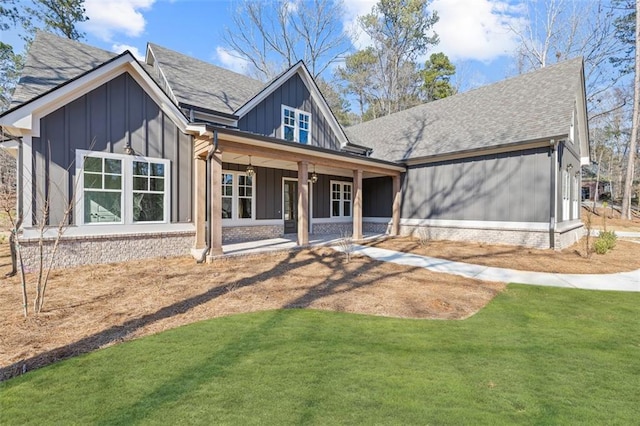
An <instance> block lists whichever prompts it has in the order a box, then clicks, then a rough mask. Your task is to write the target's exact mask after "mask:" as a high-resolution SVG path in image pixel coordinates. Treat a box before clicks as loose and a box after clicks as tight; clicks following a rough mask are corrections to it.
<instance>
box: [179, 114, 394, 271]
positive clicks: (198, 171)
mask: <svg viewBox="0 0 640 426" xmlns="http://www.w3.org/2000/svg"><path fill="white" fill-rule="evenodd" d="M190 131H191V132H193V134H194V144H195V146H194V154H195V155H194V171H195V185H194V191H195V197H194V200H195V206H194V207H195V208H194V219H193V222H194V224H195V227H196V237H195V244H194V249H193V255H194V257H195V258H196V259H198V260H204V259H212V258H214V257H216V256H219V255H221V254H223V253H224V252H225V250H224V247H225V246H227V247H229V246H230V245H231V244H234V243H243V244H245V245H246V244H252V243H251V242H252V241H253V242H255V241H257V240H273V239H278V238H285V239H286V241H287V244H290V243H291V242H293V241H295V245H296V246H306V245H308V244H309V243H310V242H311V241H313V239H314V238H318V237H319V236H321V235H333V236H334V237H342V238H344V237H345V236H347V235H348V236H349V237H350V238H352V240H353V241H360V240H362V239H363V237H364V231H365V229H364V226H365V225H368V226H369V228H372V226H374V225H375V227H376V229H375V231H379V230H381V229H384V233H386V234H389V235H397V234H398V232H399V220H400V176H401V173H402V172H403V171H404V168H403V167H402V166H400V165H398V164H395V163H391V162H386V161H380V160H375V159H371V158H368V157H365V156H361V155H356V154H350V153H345V152H341V151H333V150H329V149H325V148H318V147H313V146H308V145H301V144H298V143H292V142H286V141H282V140H280V139H275V138H271V137H265V136H258V135H253V134H248V133H246V132H241V131H238V130H235V129H227V128H223V127H217V126H212V125H208V124H195V125H191V126H190ZM369 216H373V217H369ZM368 231H369V232H373V231H374V229H368ZM223 244H224V246H223Z"/></svg>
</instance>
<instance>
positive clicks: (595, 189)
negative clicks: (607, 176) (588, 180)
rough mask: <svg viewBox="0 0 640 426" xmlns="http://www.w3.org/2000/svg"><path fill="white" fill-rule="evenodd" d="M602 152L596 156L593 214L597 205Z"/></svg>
mask: <svg viewBox="0 0 640 426" xmlns="http://www.w3.org/2000/svg"><path fill="white" fill-rule="evenodd" d="M603 153H604V150H602V151H600V155H599V156H598V173H597V174H596V186H595V188H594V190H593V212H594V213H595V212H596V207H597V204H598V195H599V192H600V191H599V190H600V165H601V164H602V154H603Z"/></svg>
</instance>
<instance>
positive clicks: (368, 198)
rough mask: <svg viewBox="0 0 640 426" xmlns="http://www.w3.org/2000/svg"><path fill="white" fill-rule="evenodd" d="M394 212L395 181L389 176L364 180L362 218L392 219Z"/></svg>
mask: <svg viewBox="0 0 640 426" xmlns="http://www.w3.org/2000/svg"><path fill="white" fill-rule="evenodd" d="M392 210H393V179H392V178H391V177H389V176H382V177H376V178H369V179H363V180H362V216H364V217H384V218H390V217H391V215H392Z"/></svg>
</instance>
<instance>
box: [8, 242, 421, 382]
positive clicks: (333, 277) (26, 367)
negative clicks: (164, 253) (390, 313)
mask: <svg viewBox="0 0 640 426" xmlns="http://www.w3.org/2000/svg"><path fill="white" fill-rule="evenodd" d="M298 252H299V251H298V250H294V251H291V252H290V253H288V254H287V256H286V257H285V258H284V259H283V260H282V261H280V262H277V263H276V264H275V265H274V266H273V267H272V268H270V269H268V270H266V271H264V272H261V273H259V274H256V275H252V276H248V277H245V278H242V279H240V280H238V281H236V282H234V283H233V284H232V287H233V290H237V289H241V288H244V287H251V286H254V285H256V284H258V283H260V282H261V281H262V280H266V279H268V278H270V277H272V276H273V274H274V272H275V273H277V274H280V275H284V274H292V273H295V271H296V270H297V269H301V268H303V267H305V266H309V265H311V264H314V265H318V270H317V275H318V276H320V275H321V274H324V275H325V277H324V278H323V279H322V282H321V283H319V284H317V285H314V286H313V287H310V288H309V289H308V290H307V291H306V292H305V294H303V295H302V296H300V297H297V298H296V299H294V300H292V301H289V302H287V303H286V304H284V305H283V306H282V307H281V308H284V309H291V308H305V307H308V306H310V305H311V304H312V303H313V302H314V301H315V300H319V299H322V298H324V297H327V296H329V295H333V294H340V293H348V292H350V291H353V290H356V289H358V288H362V287H366V286H369V285H372V284H375V282H376V281H377V280H379V279H383V278H388V277H393V276H398V275H401V274H403V273H404V272H407V271H410V270H412V269H415V268H411V269H403V270H398V271H396V272H392V273H384V274H383V273H382V272H380V271H378V273H375V274H371V278H369V279H364V278H363V277H365V276H366V274H367V272H369V271H371V270H373V269H375V268H376V267H377V266H379V265H380V262H377V261H373V260H368V261H367V262H363V263H362V264H360V265H359V266H358V267H357V268H355V269H352V270H347V268H346V267H345V266H346V265H347V264H346V263H345V262H344V261H343V260H342V256H340V255H334V256H322V255H321V254H320V253H318V252H315V251H312V250H309V251H307V252H308V253H309V258H307V259H296V255H297V253H298ZM249 262H250V259H249ZM211 272H213V271H211ZM230 287H231V286H230V283H227V282H224V283H220V285H217V286H215V287H212V288H211V289H209V290H207V291H206V292H204V293H201V294H199V295H196V296H193V297H189V298H187V299H184V300H181V301H179V302H176V303H173V304H171V305H168V306H165V307H162V308H160V309H158V310H157V311H156V312H153V313H151V314H146V315H143V316H141V317H139V318H135V319H131V320H128V321H126V322H125V323H123V324H121V325H116V326H112V327H110V328H108V329H106V330H103V331H100V332H98V333H95V334H92V335H90V336H86V337H84V338H82V339H80V340H78V341H76V342H74V343H71V344H68V345H65V346H62V347H59V348H55V349H52V350H49V351H46V352H43V353H41V354H38V355H35V356H33V357H31V358H28V359H25V360H20V361H17V362H15V363H13V364H11V365H8V366H6V367H2V368H0V381H4V380H8V379H10V378H13V377H16V376H18V375H20V374H24V373H25V372H27V371H31V370H34V369H37V368H40V367H44V366H46V365H49V364H52V363H54V362H56V361H59V360H63V359H66V358H70V357H74V356H77V355H80V354H84V353H88V352H92V351H94V350H96V349H99V348H101V347H105V346H107V345H110V344H113V343H118V342H123V341H125V340H126V339H128V338H129V336H131V335H132V334H133V333H134V332H136V331H137V330H140V329H142V328H144V327H145V326H148V325H150V324H153V323H155V322H158V321H161V320H163V319H166V318H170V317H173V316H176V315H180V314H184V313H186V312H188V311H190V310H191V309H193V308H195V307H197V306H199V305H203V304H205V303H207V302H209V301H211V300H214V299H216V298H219V297H221V296H223V295H225V294H227V293H228V292H229V291H230Z"/></svg>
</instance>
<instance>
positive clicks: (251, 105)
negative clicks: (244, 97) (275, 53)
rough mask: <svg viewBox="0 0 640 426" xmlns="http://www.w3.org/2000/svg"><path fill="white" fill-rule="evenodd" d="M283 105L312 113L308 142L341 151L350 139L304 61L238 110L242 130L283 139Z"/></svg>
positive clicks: (239, 125)
mask: <svg viewBox="0 0 640 426" xmlns="http://www.w3.org/2000/svg"><path fill="white" fill-rule="evenodd" d="M283 107H288V108H291V109H295V110H299V111H300V112H302V113H304V114H310V121H311V137H310V141H309V145H312V146H317V147H322V148H327V149H332V150H340V149H341V148H344V147H345V146H346V145H347V143H348V142H347V138H346V136H345V134H344V131H343V130H342V127H341V126H340V124H338V122H337V120H336V118H335V116H334V115H333V113H332V112H331V109H330V108H329V106H328V105H327V103H326V101H325V99H324V97H323V96H322V94H321V93H320V90H319V89H318V87H317V85H316V84H315V82H314V81H313V78H312V77H311V75H310V74H309V72H308V71H307V70H306V68H305V67H304V64H303V63H302V62H299V63H298V64H296V65H294V66H293V67H292V68H290V69H289V70H288V71H286V72H284V73H283V74H282V75H280V76H279V77H278V78H276V79H275V80H274V81H273V82H272V83H271V84H269V85H268V86H267V87H265V88H264V89H263V90H262V91H261V92H260V93H258V94H257V95H256V96H255V97H254V98H252V99H251V100H249V101H248V102H247V103H246V104H245V105H243V106H242V107H241V108H239V109H238V110H237V111H236V114H237V115H238V116H239V117H240V118H239V120H238V128H239V129H240V130H244V131H248V132H253V133H258V134H261V135H265V136H271V137H275V138H280V139H283V138H284V137H283V132H284V131H283V125H282V121H283Z"/></svg>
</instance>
